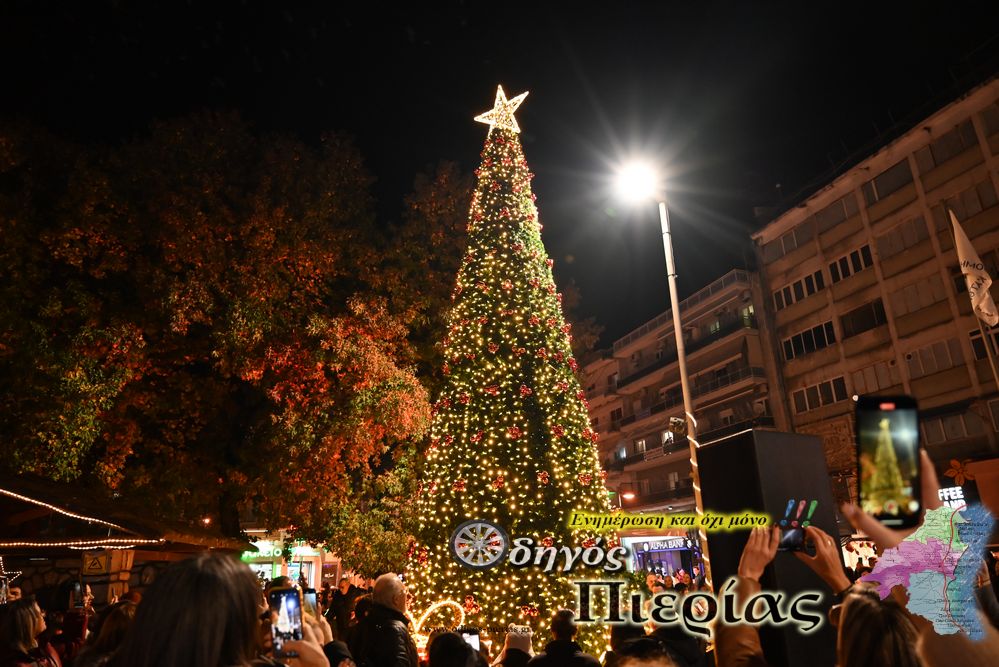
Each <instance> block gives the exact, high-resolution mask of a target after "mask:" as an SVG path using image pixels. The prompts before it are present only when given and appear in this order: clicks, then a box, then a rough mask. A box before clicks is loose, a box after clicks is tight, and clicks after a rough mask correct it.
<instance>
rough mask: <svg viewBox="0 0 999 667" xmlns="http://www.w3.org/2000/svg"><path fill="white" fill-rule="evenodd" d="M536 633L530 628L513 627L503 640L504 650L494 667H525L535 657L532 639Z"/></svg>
mask: <svg viewBox="0 0 999 667" xmlns="http://www.w3.org/2000/svg"><path fill="white" fill-rule="evenodd" d="M533 636H534V633H533V632H531V628H530V626H526V625H525V626H517V625H511V626H510V629H509V631H508V632H507V633H506V638H505V639H504V640H503V650H502V651H500V654H499V656H497V658H496V661H495V662H493V665H494V666H495V665H502V666H503V667H525V666H526V665H527V663H528V662H529V661H530V660H531V658H533V657H534V648H533V646H532V645H531V644H532V642H531V638H532V637H533Z"/></svg>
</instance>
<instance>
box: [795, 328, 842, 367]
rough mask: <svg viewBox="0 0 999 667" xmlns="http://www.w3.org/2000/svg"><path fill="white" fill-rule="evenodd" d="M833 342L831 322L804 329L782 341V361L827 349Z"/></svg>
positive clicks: (834, 340)
mask: <svg viewBox="0 0 999 667" xmlns="http://www.w3.org/2000/svg"><path fill="white" fill-rule="evenodd" d="M835 342H836V334H835V332H834V331H833V325H832V321H829V322H825V323H823V324H820V325H818V326H817V327H812V328H811V329H806V330H805V331H802V332H801V333H799V334H795V335H794V336H791V337H790V338H786V339H784V341H783V342H782V347H783V348H784V359H785V360H787V361H790V360H791V359H794V358H795V357H800V356H802V355H804V354H808V353H809V352H815V351H816V350H821V349H822V348H824V347H829V346H830V345H832V344H833V343H835Z"/></svg>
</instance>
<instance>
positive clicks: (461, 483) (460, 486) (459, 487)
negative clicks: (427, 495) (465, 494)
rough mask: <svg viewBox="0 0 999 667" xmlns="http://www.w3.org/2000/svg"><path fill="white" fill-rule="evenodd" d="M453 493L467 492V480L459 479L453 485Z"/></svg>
mask: <svg viewBox="0 0 999 667" xmlns="http://www.w3.org/2000/svg"><path fill="white" fill-rule="evenodd" d="M451 489H452V490H453V491H459V492H460V491H464V490H465V480H463V479H459V480H458V481H456V482H455V483H454V484H452V485H451Z"/></svg>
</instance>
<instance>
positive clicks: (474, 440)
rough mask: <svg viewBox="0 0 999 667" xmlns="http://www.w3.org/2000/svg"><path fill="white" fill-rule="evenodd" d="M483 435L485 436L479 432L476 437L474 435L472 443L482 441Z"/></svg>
mask: <svg viewBox="0 0 999 667" xmlns="http://www.w3.org/2000/svg"><path fill="white" fill-rule="evenodd" d="M483 435H485V432H483V431H479V432H478V433H476V434H475V435H473V436H472V437H471V438H469V440H471V441H472V442H478V441H479V440H482V436H483Z"/></svg>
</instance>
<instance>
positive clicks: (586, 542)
mask: <svg viewBox="0 0 999 667" xmlns="http://www.w3.org/2000/svg"><path fill="white" fill-rule="evenodd" d="M596 544H597V541H596V540H595V539H593V538H592V537H587V538H586V539H585V540H583V548H584V549H589V548H590V547H592V546H596Z"/></svg>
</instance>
